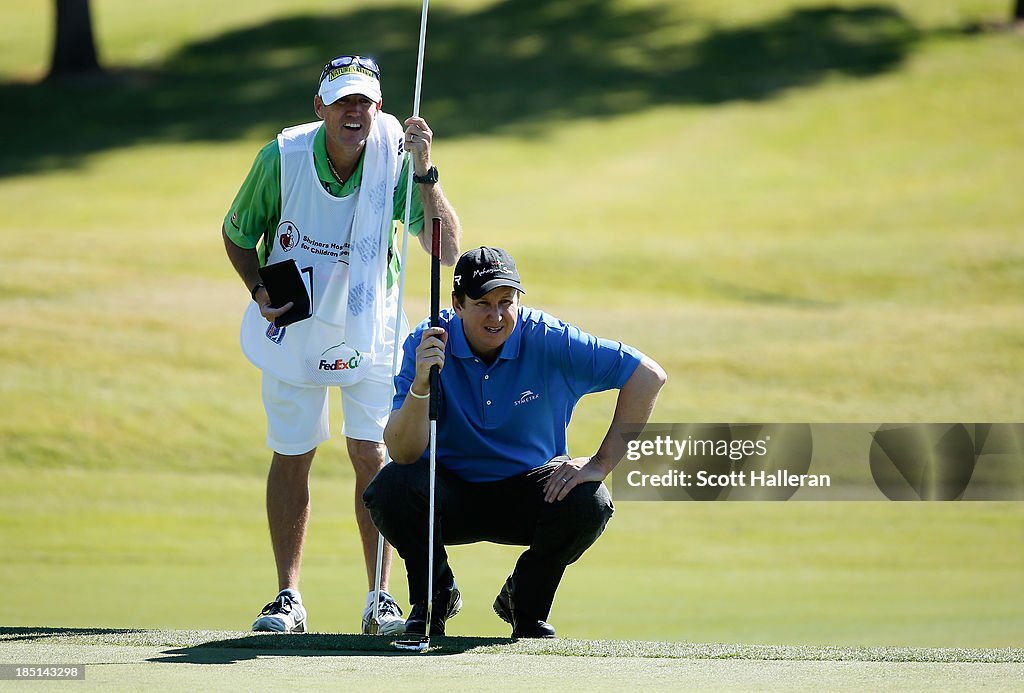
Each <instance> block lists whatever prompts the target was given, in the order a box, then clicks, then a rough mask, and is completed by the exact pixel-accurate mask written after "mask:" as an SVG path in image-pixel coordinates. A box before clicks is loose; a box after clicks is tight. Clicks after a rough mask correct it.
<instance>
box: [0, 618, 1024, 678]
mask: <svg viewBox="0 0 1024 693" xmlns="http://www.w3.org/2000/svg"><path fill="white" fill-rule="evenodd" d="M0 643H3V648H2V649H0V664H84V665H85V667H86V668H85V672H86V673H85V680H84V683H83V684H79V683H77V682H76V686H79V687H84V688H88V689H98V690H102V689H109V688H110V687H111V686H117V687H120V688H130V689H133V690H158V689H161V690H167V689H168V688H173V689H179V690H180V689H187V688H190V687H193V686H194V687H197V688H201V689H204V690H251V689H252V687H253V686H254V684H255V683H256V682H259V686H260V687H261V688H269V687H272V686H276V685H281V686H286V687H287V688H288V689H290V690H306V689H323V688H328V687H335V688H337V687H338V686H344V687H345V688H346V689H349V690H352V689H363V688H364V687H365V688H367V689H369V688H373V689H393V688H398V687H410V688H415V689H417V690H449V691H450V690H462V689H473V690H479V689H480V688H481V682H482V681H486V682H488V683H487V684H486V685H487V686H488V687H490V688H495V689H498V690H504V689H515V690H552V689H554V690H578V689H586V690H624V689H634V688H636V687H638V686H643V688H645V689H647V690H678V689H680V688H685V689H688V690H695V689H696V690H709V689H711V690H713V689H728V690H778V689H788V690H850V689H861V690H863V689H882V688H894V687H898V688H900V689H901V690H956V689H967V688H970V689H978V688H985V689H986V690H996V691H998V690H1013V689H1019V686H1020V682H1021V681H1022V680H1024V650H1020V649H997V650H970V649H911V648H804V647H751V646H738V645H702V644H681V643H657V642H625V641H586V640H554V641H510V640H507V639H504V638H458V637H450V638H435V639H434V642H433V643H432V646H431V648H430V649H429V650H428V651H427V652H426V653H423V654H412V653H402V652H398V651H397V650H394V649H393V648H391V647H390V645H389V644H390V639H388V638H383V637H382V638H371V637H368V636H359V635H317V634H310V635H253V634H251V633H237V632H214V631H115V630H90V629H80V630H62V629H27V628H26V629H12V628H2V629H0Z"/></svg>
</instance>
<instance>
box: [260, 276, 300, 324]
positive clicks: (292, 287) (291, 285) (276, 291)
mask: <svg viewBox="0 0 1024 693" xmlns="http://www.w3.org/2000/svg"><path fill="white" fill-rule="evenodd" d="M260 280H262V281H263V286H265V287H266V289H267V293H268V294H270V304H271V306H273V307H274V308H277V307H280V306H283V305H284V304H286V303H288V302H289V301H292V302H293V303H294V304H295V305H293V306H292V307H291V309H290V310H289V311H288V312H287V313H285V314H284V315H279V316H278V317H277V319H276V320H274V326H275V327H284V326H285V325H291V324H292V323H293V322H299V321H300V320H305V319H306V318H308V317H309V316H310V315H312V313H311V311H310V305H309V293H308V292H307V291H306V283H305V282H304V281H302V275H301V274H300V273H299V267H298V265H296V264H295V261H294V260H285V261H283V262H275V263H274V264H272V265H266V266H265V267H260Z"/></svg>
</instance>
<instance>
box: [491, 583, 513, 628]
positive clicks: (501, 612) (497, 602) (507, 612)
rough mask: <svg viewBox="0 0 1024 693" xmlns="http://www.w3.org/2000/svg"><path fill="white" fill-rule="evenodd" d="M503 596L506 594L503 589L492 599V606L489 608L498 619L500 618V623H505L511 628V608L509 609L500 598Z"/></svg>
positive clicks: (509, 606) (508, 605)
mask: <svg viewBox="0 0 1024 693" xmlns="http://www.w3.org/2000/svg"><path fill="white" fill-rule="evenodd" d="M505 594H506V593H505V590H504V589H503V590H502V591H501V592H500V593H499V594H498V596H497V597H496V598H495V599H494V604H492V605H491V608H492V609H494V613H496V614H497V615H498V618H500V619H501V620H502V621H504V622H505V623H507V624H509V625H510V626H511V625H512V608H511V605H510V604H508V603H506V602H505V601H504V600H503V599H502V597H504V596H505Z"/></svg>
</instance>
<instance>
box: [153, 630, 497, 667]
mask: <svg viewBox="0 0 1024 693" xmlns="http://www.w3.org/2000/svg"><path fill="white" fill-rule="evenodd" d="M395 640H396V637H394V636H384V635H381V636H370V635H329V634H315V633H303V634H283V633H258V634H254V635H248V636H244V637H241V638H230V639H227V640H216V641H212V642H207V643H203V644H201V645H196V646H194V647H182V648H178V649H174V650H167V651H165V652H164V653H162V656H160V657H153V658H151V659H150V660H149V661H151V662H160V663H163V664H234V663H235V662H240V661H246V660H250V659H256V658H258V657H264V656H267V655H276V656H287V657H352V656H356V657H367V656H386V657H392V656H399V657H400V656H403V655H410V654H412V655H417V656H437V655H452V654H460V653H462V652H468V651H469V650H472V649H475V648H478V647H487V646H491V645H507V644H509V643H510V642H512V640H511V639H509V638H472V637H455V636H439V637H432V638H431V639H430V647H429V648H428V649H427V650H425V651H424V652H420V653H415V652H409V651H403V650H399V649H396V648H395V647H394V646H393V643H394V642H395Z"/></svg>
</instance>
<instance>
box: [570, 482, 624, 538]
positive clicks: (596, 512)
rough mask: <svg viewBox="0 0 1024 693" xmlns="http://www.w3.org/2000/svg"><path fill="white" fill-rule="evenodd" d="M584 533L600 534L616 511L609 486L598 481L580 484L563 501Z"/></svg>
mask: <svg viewBox="0 0 1024 693" xmlns="http://www.w3.org/2000/svg"><path fill="white" fill-rule="evenodd" d="M563 502H565V503H568V508H567V509H568V510H569V512H570V513H571V516H572V518H573V521H574V522H575V523H576V524H577V526H578V527H579V528H580V531H581V532H583V533H593V534H595V535H600V534H601V532H603V531H604V528H605V525H607V524H608V520H610V519H611V517H612V514H614V512H615V506H614V505H613V504H612V496H611V493H609V492H608V487H607V486H605V485H604V484H603V483H601V482H598V481H591V482H587V483H585V484H580V485H579V486H577V487H576V488H574V489H573V490H572V491H571V492H570V493H569V495H568V496H566V498H565V500H564V501H563Z"/></svg>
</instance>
